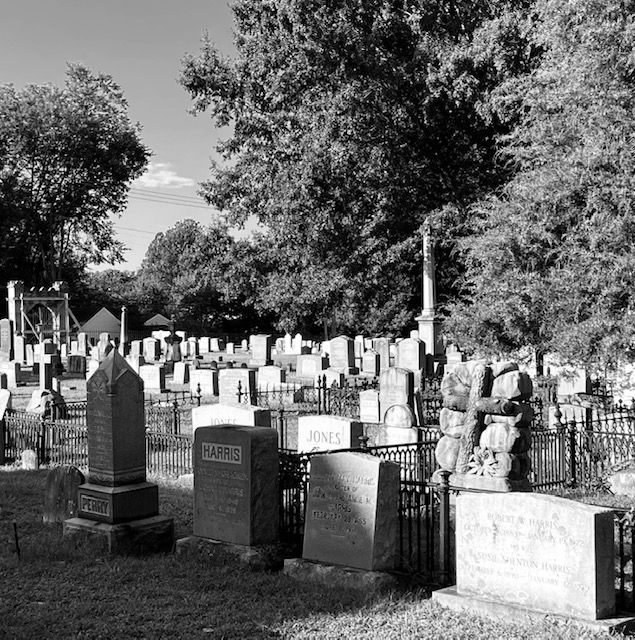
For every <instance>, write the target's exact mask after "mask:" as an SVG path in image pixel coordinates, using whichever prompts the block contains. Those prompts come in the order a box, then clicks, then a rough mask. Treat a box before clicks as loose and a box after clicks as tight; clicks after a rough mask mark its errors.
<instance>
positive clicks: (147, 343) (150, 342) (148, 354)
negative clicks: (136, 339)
mask: <svg viewBox="0 0 635 640" xmlns="http://www.w3.org/2000/svg"><path fill="white" fill-rule="evenodd" d="M143 357H144V358H145V361H146V362H156V361H157V360H159V358H160V357H161V345H160V343H159V341H158V340H157V339H156V338H152V337H151V338H144V339H143Z"/></svg>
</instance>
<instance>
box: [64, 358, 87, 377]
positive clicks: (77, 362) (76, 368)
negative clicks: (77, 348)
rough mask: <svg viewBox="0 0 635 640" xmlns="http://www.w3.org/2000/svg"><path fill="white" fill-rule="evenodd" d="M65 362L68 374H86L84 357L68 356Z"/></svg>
mask: <svg viewBox="0 0 635 640" xmlns="http://www.w3.org/2000/svg"><path fill="white" fill-rule="evenodd" d="M67 362H68V372H69V373H81V374H85V373H86V356H80V355H75V356H68V359H67Z"/></svg>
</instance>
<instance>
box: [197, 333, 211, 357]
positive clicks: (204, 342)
mask: <svg viewBox="0 0 635 640" xmlns="http://www.w3.org/2000/svg"><path fill="white" fill-rule="evenodd" d="M198 351H199V353H200V354H201V355H202V354H204V353H209V352H210V351H211V349H210V339H209V338H208V337H207V336H203V337H202V338H199V339H198Z"/></svg>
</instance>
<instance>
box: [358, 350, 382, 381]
mask: <svg viewBox="0 0 635 640" xmlns="http://www.w3.org/2000/svg"><path fill="white" fill-rule="evenodd" d="M362 371H363V372H364V373H368V374H370V375H372V376H378V375H379V372H380V366H379V354H378V353H377V351H373V350H370V351H366V352H364V355H363V357H362Z"/></svg>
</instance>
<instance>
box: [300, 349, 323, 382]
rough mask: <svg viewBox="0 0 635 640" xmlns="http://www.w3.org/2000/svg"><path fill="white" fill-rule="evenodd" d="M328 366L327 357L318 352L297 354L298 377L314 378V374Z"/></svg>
mask: <svg viewBox="0 0 635 640" xmlns="http://www.w3.org/2000/svg"><path fill="white" fill-rule="evenodd" d="M327 367H328V358H325V357H324V356H321V355H319V354H307V355H300V356H298V359H297V363H296V376H297V377H298V378H311V379H313V378H315V374H316V373H319V372H320V371H324V369H326V368H327Z"/></svg>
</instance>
